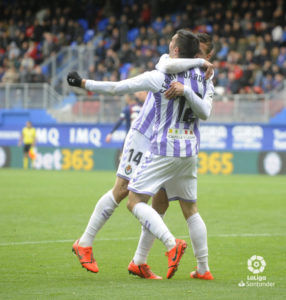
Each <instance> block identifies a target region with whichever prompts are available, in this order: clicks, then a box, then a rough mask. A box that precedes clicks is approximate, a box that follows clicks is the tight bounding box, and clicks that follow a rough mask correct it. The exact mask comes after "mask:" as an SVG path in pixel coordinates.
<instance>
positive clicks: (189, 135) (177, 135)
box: [167, 128, 194, 140]
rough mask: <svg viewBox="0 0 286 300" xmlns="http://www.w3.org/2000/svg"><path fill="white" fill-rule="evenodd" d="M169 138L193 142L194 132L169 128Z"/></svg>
mask: <svg viewBox="0 0 286 300" xmlns="http://www.w3.org/2000/svg"><path fill="white" fill-rule="evenodd" d="M167 137H168V138H169V139H176V140H191V139H193V138H194V132H193V131H192V130H190V129H177V128H169V129H168V134H167Z"/></svg>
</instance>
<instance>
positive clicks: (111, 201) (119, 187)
mask: <svg viewBox="0 0 286 300" xmlns="http://www.w3.org/2000/svg"><path fill="white" fill-rule="evenodd" d="M127 185H128V181H127V180H126V179H123V178H120V177H117V178H116V181H115V185H114V187H113V189H112V190H110V191H108V192H107V193H105V194H104V195H103V196H102V197H101V198H100V199H99V200H98V201H97V203H96V206H95V209H94V211H93V213H92V215H91V217H90V219H89V222H88V224H87V227H86V229H85V231H84V233H83V235H82V236H81V238H80V239H79V240H77V241H76V242H75V243H74V245H73V247H72V250H73V252H74V253H75V254H76V255H77V257H78V258H79V261H80V263H81V265H82V266H83V267H84V268H86V269H87V270H88V271H91V272H94V273H97V272H98V266H97V263H96V261H95V260H94V258H93V253H92V244H93V241H94V238H95V236H96V234H97V232H98V231H99V230H100V229H101V227H102V226H103V225H104V224H105V223H106V221H107V220H108V219H109V218H110V216H111V215H112V214H113V212H114V210H115V208H116V207H117V206H118V204H119V203H120V201H121V200H123V199H124V198H125V197H126V196H127V194H128V190H127Z"/></svg>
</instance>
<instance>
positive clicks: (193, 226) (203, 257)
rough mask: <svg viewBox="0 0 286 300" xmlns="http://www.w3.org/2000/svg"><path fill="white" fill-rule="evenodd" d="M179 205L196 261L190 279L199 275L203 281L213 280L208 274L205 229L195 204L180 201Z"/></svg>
mask: <svg viewBox="0 0 286 300" xmlns="http://www.w3.org/2000/svg"><path fill="white" fill-rule="evenodd" d="M180 205H181V208H182V211H183V214H184V217H185V219H186V221H187V225H188V230H189V234H190V239H191V241H192V246H193V251H194V255H195V257H196V260H197V271H194V272H192V273H191V277H193V276H197V277H199V275H201V277H205V278H203V279H213V278H212V276H211V274H210V272H209V271H210V269H209V265H208V242H207V228H206V225H205V222H204V221H203V219H202V217H201V216H200V214H199V213H198V209H197V203H191V202H186V201H182V200H180ZM197 273H198V274H197ZM192 274H193V276H192Z"/></svg>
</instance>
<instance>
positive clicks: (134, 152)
mask: <svg viewBox="0 0 286 300" xmlns="http://www.w3.org/2000/svg"><path fill="white" fill-rule="evenodd" d="M149 148H150V140H149V139H148V138H147V137H146V136H145V135H143V134H142V133H140V132H139V131H138V130H135V129H132V128H131V129H130V130H129V132H128V134H127V136H126V139H125V142H124V147H123V150H122V156H121V159H120V163H119V166H118V169H117V174H116V175H117V176H118V177H121V178H124V179H126V180H128V181H129V180H130V179H131V178H132V177H133V174H134V172H135V170H136V168H137V167H138V165H139V164H140V162H141V160H142V159H143V157H144V155H145V152H146V151H147V150H149Z"/></svg>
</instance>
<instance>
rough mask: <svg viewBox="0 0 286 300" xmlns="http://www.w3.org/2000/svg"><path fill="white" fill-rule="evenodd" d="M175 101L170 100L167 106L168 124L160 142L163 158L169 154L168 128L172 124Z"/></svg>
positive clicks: (166, 123)
mask: <svg viewBox="0 0 286 300" xmlns="http://www.w3.org/2000/svg"><path fill="white" fill-rule="evenodd" d="M174 101H176V100H169V101H168V105H167V113H166V122H165V125H164V129H163V135H162V139H161V142H160V155H163V156H166V154H167V133H168V128H169V127H170V125H171V122H172V116H173V106H174Z"/></svg>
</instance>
